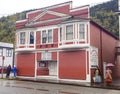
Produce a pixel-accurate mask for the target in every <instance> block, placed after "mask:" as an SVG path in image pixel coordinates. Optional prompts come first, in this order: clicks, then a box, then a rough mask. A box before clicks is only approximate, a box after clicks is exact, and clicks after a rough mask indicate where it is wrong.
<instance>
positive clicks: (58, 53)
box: [56, 51, 59, 80]
mask: <svg viewBox="0 0 120 94" xmlns="http://www.w3.org/2000/svg"><path fill="white" fill-rule="evenodd" d="M56 52H57V80H58V79H59V51H56Z"/></svg>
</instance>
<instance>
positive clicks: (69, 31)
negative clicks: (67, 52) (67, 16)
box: [66, 25, 73, 40]
mask: <svg viewBox="0 0 120 94" xmlns="http://www.w3.org/2000/svg"><path fill="white" fill-rule="evenodd" d="M72 39H73V25H67V26H66V40H72Z"/></svg>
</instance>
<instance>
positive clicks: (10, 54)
mask: <svg viewBox="0 0 120 94" xmlns="http://www.w3.org/2000/svg"><path fill="white" fill-rule="evenodd" d="M6 56H7V57H10V56H12V50H11V49H6Z"/></svg>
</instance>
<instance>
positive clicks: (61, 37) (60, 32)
mask: <svg viewBox="0 0 120 94" xmlns="http://www.w3.org/2000/svg"><path fill="white" fill-rule="evenodd" d="M60 41H62V27H60Z"/></svg>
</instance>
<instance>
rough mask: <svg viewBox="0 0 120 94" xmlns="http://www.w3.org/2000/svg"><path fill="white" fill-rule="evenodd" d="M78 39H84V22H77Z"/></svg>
mask: <svg viewBox="0 0 120 94" xmlns="http://www.w3.org/2000/svg"><path fill="white" fill-rule="evenodd" d="M79 39H80V40H83V39H85V24H79Z"/></svg>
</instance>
